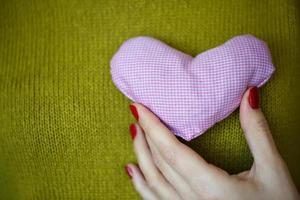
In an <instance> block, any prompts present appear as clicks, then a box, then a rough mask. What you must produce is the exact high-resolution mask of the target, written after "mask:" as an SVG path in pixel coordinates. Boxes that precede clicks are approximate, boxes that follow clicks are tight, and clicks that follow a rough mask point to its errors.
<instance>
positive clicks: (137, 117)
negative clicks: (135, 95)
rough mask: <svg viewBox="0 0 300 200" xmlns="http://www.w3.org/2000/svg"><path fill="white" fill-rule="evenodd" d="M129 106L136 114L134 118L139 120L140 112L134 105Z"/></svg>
mask: <svg viewBox="0 0 300 200" xmlns="http://www.w3.org/2000/svg"><path fill="white" fill-rule="evenodd" d="M129 108H130V111H131V113H132V115H133V116H134V118H135V119H136V120H137V121H138V120H139V114H138V112H137V109H136V107H135V106H134V105H130V106H129Z"/></svg>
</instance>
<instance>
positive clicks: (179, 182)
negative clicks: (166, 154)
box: [145, 135, 199, 200]
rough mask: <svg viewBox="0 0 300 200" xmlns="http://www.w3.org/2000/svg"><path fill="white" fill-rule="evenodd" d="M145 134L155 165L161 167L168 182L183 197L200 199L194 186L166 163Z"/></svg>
mask: <svg viewBox="0 0 300 200" xmlns="http://www.w3.org/2000/svg"><path fill="white" fill-rule="evenodd" d="M145 136H146V141H147V143H148V145H149V147H150V150H151V153H152V157H153V160H154V163H155V165H156V166H157V167H158V168H159V170H160V171H161V173H162V174H163V175H164V177H165V178H166V179H167V180H168V182H169V183H170V184H172V185H173V187H174V188H175V190H176V191H177V192H178V193H179V195H180V196H181V197H182V199H191V200H193V199H199V197H198V196H197V195H196V194H197V192H195V191H193V190H192V187H191V186H190V185H189V184H188V183H187V182H186V181H185V179H184V178H183V177H181V175H180V174H178V173H177V172H176V171H175V170H174V169H173V168H172V167H171V166H169V165H168V164H167V163H166V161H165V160H164V159H163V158H162V156H161V155H160V153H159V151H158V150H157V148H156V147H155V145H154V144H153V142H152V141H151V139H150V138H149V136H148V135H145Z"/></svg>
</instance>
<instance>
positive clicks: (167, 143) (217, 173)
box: [132, 103, 228, 185]
mask: <svg viewBox="0 0 300 200" xmlns="http://www.w3.org/2000/svg"><path fill="white" fill-rule="evenodd" d="M132 106H134V107H135V108H136V113H137V115H138V117H137V119H138V122H139V124H140V125H141V127H142V128H143V130H144V131H145V134H146V135H147V136H149V138H150V139H151V141H152V142H153V144H154V145H155V146H156V148H157V150H158V151H159V153H160V155H161V156H162V157H163V159H164V160H165V161H166V163H167V164H168V165H169V166H171V167H172V168H173V169H174V170H175V171H176V172H177V173H179V174H180V175H181V176H182V177H184V178H185V179H186V180H187V181H188V182H189V183H190V184H191V185H193V183H194V182H195V180H197V182H199V181H200V180H203V182H206V181H207V180H212V179H214V180H216V179H217V178H220V177H221V176H223V177H222V178H224V175H225V176H226V175H228V174H227V173H226V172H225V171H223V170H221V169H219V168H217V167H215V166H212V165H210V164H208V163H207V162H206V161H205V160H204V159H203V158H202V157H201V156H200V155H198V154H197V153H196V152H195V151H193V150H192V149H191V148H189V147H188V146H186V145H184V144H182V143H181V142H179V141H178V140H177V138H176V137H175V136H174V134H173V133H172V132H171V131H170V130H169V129H168V128H167V127H165V126H164V124H163V123H162V122H161V121H160V120H159V118H157V117H156V116H155V115H154V114H153V113H152V112H151V111H150V110H148V109H147V108H146V107H144V106H143V105H141V104H138V103H133V104H132Z"/></svg>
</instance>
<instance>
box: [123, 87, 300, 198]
mask: <svg viewBox="0 0 300 200" xmlns="http://www.w3.org/2000/svg"><path fill="white" fill-rule="evenodd" d="M248 96H249V89H248V90H247V91H246V92H245V94H244V96H243V98H242V101H241V105H240V124H241V128H242V129H243V132H244V135H245V137H246V140H247V142H248V145H249V148H250V151H251V153H252V156H253V158H254V162H253V165H252V167H251V169H249V170H247V171H244V172H241V173H239V174H236V175H230V174H228V173H227V172H226V171H224V170H222V169H220V168H218V167H216V166H214V165H212V164H209V163H208V162H206V161H205V160H204V159H203V158H202V157H201V156H200V155H199V154H197V153H196V152H195V151H193V150H192V149H191V148H189V147H188V146H186V145H184V144H183V143H181V142H180V141H179V140H178V139H177V138H176V137H175V136H174V134H173V133H172V132H171V131H170V130H168V129H167V128H166V127H165V126H164V124H163V123H161V121H160V120H159V119H158V118H157V117H156V116H155V115H154V114H153V113H152V112H151V111H149V110H148V109H147V108H146V107H144V106H143V105H141V104H138V103H133V104H132V105H133V106H135V107H136V111H137V113H138V122H137V123H135V124H134V127H135V130H136V134H135V137H134V139H133V146H134V152H135V154H136V157H137V162H138V165H136V164H134V163H128V164H127V165H126V168H127V171H128V174H129V176H131V178H132V179H131V180H132V183H133V185H134V188H135V190H136V191H137V192H138V193H139V194H140V196H141V197H142V198H143V199H147V200H158V199H172V200H177V199H178V200H179V199H184V200H185V199H188V200H193V199H201V200H202V199H203V200H212V199H216V200H218V199H230V200H241V199H243V200H248V199H249V200H253V199H256V200H262V199H266V200H269V199H272V200H277V199H278V200H283V199H284V200H296V199H300V198H299V193H298V191H297V189H296V187H295V184H294V183H293V180H292V178H291V175H290V173H289V171H288V168H287V165H286V163H285V162H284V160H283V159H282V157H281V156H280V154H279V152H278V150H277V148H276V146H275V143H274V141H273V138H272V135H271V132H270V129H269V127H268V123H267V121H266V118H265V117H264V115H263V113H262V111H261V110H260V109H259V108H255V109H253V108H252V107H251V106H250V104H249V98H248Z"/></svg>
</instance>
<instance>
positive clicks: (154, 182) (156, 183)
mask: <svg viewBox="0 0 300 200" xmlns="http://www.w3.org/2000/svg"><path fill="white" fill-rule="evenodd" d="M148 186H149V188H150V189H151V190H154V191H157V189H158V188H161V186H162V180H161V178H159V177H158V176H156V175H155V176H153V177H151V179H150V180H148Z"/></svg>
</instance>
